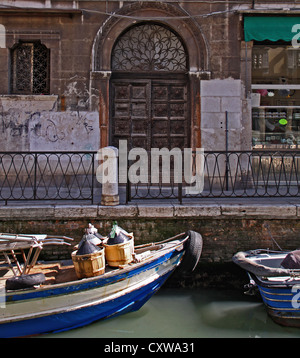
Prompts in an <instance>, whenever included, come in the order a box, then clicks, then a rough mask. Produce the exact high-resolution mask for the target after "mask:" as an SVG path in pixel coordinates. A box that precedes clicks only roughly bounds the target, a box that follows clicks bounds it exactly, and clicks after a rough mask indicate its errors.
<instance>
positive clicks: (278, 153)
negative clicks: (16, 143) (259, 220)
mask: <svg viewBox="0 0 300 358" xmlns="http://www.w3.org/2000/svg"><path fill="white" fill-rule="evenodd" d="M96 155H97V152H0V202H1V201H4V203H5V204H7V202H9V201H14V200H18V201H19V200H33V201H38V200H44V201H46V200H47V201H51V200H55V201H58V200H73V201H78V200H81V201H86V202H90V203H97V204H98V203H99V202H100V198H101V185H100V184H99V183H98V181H97V180H96V170H97V165H98V164H99V163H98V161H97V157H96ZM195 158H196V155H195V153H194V152H193V156H192V160H191V162H192V168H193V169H195V163H196V161H195ZM202 160H203V162H202V163H203V168H202V169H203V170H202V172H203V188H202V189H201V192H198V193H196V194H189V193H188V190H189V188H190V187H193V186H194V185H195V184H194V183H192V184H187V183H186V180H185V175H184V173H183V174H182V178H183V180H182V181H181V182H179V183H178V182H176V181H175V180H174V177H172V175H171V179H170V182H169V183H164V182H163V180H160V181H159V182H158V183H151V178H150V175H149V181H148V182H147V183H146V184H145V183H137V184H132V183H131V182H130V180H128V182H127V184H126V185H125V187H124V186H123V187H122V186H121V185H120V186H119V191H120V193H121V194H122V195H123V194H124V195H123V198H122V202H123V203H128V202H130V201H133V200H139V199H142V200H147V199H162V200H164V199H172V200H173V199H174V200H176V201H179V202H180V203H182V202H183V201H184V200H187V199H192V200H197V202H199V200H200V199H201V198H241V197H245V198H255V197H299V196H300V150H261V151H258V150H254V151H227V152H226V151H224V152H204V154H203V157H202ZM130 165H132V162H128V166H129V167H130ZM149 165H150V166H149V173H150V172H151V162H150V164H149ZM172 173H173V174H174V171H172V170H171V174H172ZM122 195H121V196H122Z"/></svg>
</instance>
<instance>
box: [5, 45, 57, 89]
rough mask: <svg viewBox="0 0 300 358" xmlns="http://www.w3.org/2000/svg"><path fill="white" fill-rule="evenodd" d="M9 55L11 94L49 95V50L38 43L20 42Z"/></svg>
mask: <svg viewBox="0 0 300 358" xmlns="http://www.w3.org/2000/svg"><path fill="white" fill-rule="evenodd" d="M11 55H12V56H11V59H12V66H11V69H12V76H11V80H12V83H11V92H12V93H13V94H49V72H50V71H49V59H50V51H49V49H47V47H46V46H45V45H43V44H41V43H40V42H20V43H19V44H17V45H16V46H15V47H14V48H13V49H12V54H11Z"/></svg>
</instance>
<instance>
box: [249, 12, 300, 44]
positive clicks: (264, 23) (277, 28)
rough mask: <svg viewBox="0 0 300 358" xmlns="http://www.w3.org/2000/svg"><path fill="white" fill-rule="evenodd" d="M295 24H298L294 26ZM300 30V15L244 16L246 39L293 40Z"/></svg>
mask: <svg viewBox="0 0 300 358" xmlns="http://www.w3.org/2000/svg"><path fill="white" fill-rule="evenodd" d="M294 25H298V26H295V27H294ZM293 27H294V28H293ZM299 32H300V16H246V17H245V18H244V33H245V41H252V40H256V41H264V40H270V41H278V40H283V41H291V40H292V39H293V37H294V36H295V35H297V33H299ZM297 36H298V35H297Z"/></svg>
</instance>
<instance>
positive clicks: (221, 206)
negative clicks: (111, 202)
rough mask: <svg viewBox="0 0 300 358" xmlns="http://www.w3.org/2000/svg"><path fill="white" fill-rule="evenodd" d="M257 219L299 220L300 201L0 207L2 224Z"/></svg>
mask: <svg viewBox="0 0 300 358" xmlns="http://www.w3.org/2000/svg"><path fill="white" fill-rule="evenodd" d="M111 217H114V218H118V217H119V218H180V219H183V218H191V217H193V218H214V219H216V218H220V219H221V218H223V219H224V218H227V219H229V218H240V219H241V218H256V219H299V218H300V198H287V197H285V198H233V199H230V198H224V199H220V198H218V199H198V200H185V202H184V203H183V204H182V205H181V204H179V203H178V201H173V202H172V201H171V200H148V201H145V200H139V201H135V202H131V203H129V204H127V205H117V206H102V205H91V204H89V203H87V204H84V203H80V202H77V203H74V202H69V203H68V202H55V203H53V202H50V201H45V202H43V201H37V202H32V201H31V202H30V201H28V202H11V203H9V204H8V205H6V206H5V205H3V206H0V220H1V221H3V220H16V219H19V220H30V219H31V220H39V219H40V220H41V219H43V220H47V219H49V220H50V219H52V220H53V219H54V220H59V219H75V218H78V219H79V218H80V219H84V218H87V219H91V220H92V219H102V218H103V219H104V218H111Z"/></svg>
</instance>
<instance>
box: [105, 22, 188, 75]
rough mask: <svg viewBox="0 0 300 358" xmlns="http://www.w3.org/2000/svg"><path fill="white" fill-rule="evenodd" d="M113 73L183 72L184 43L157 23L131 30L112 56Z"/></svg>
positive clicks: (184, 63)
mask: <svg viewBox="0 0 300 358" xmlns="http://www.w3.org/2000/svg"><path fill="white" fill-rule="evenodd" d="M112 69H113V70H114V71H141V72H149V71H150V72H154V71H162V72H163V71H164V72H169V71H172V72H183V71H186V69H187V56H186V52H185V49H184V46H183V43H182V41H181V40H180V38H178V36H177V35H175V34H174V33H173V32H172V31H170V30H168V29H167V28H165V27H163V26H160V25H157V24H142V25H137V26H134V27H132V28H131V29H129V30H128V31H127V32H126V33H125V34H123V35H122V36H121V37H120V38H119V40H118V41H117V43H116V45H115V47H114V51H113V55H112Z"/></svg>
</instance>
